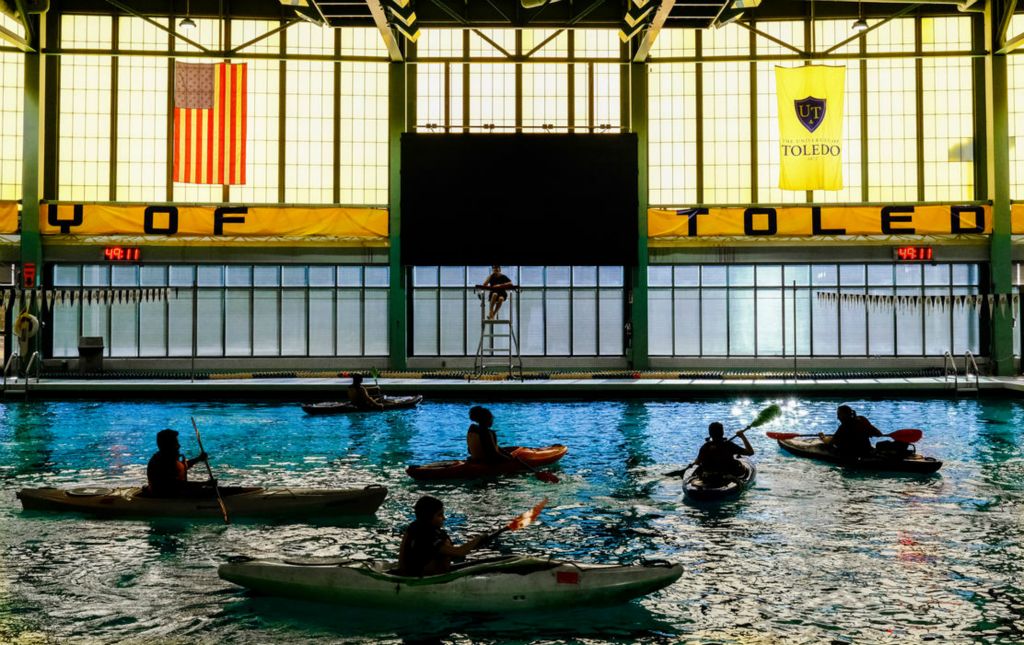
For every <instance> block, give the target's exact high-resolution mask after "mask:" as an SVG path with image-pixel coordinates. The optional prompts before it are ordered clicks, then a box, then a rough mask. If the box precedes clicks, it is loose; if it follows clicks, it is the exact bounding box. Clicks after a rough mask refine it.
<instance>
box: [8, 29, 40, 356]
mask: <svg viewBox="0 0 1024 645" xmlns="http://www.w3.org/2000/svg"><path fill="white" fill-rule="evenodd" d="M31 20H32V21H33V23H34V24H33V27H34V29H33V32H34V36H35V37H34V38H33V42H32V43H31V44H32V46H33V49H34V51H32V52H29V53H26V54H24V57H25V76H24V81H25V97H24V103H23V106H24V110H23V119H22V127H23V134H24V138H23V140H22V149H21V150H22V163H21V280H20V283H21V285H22V286H24V287H34V286H36V285H39V284H42V277H43V245H42V239H41V238H40V237H39V201H40V199H41V198H42V193H41V191H42V171H43V158H42V151H43V131H44V128H43V117H44V114H43V111H44V105H45V100H44V88H45V85H44V78H43V56H42V54H40V50H42V46H43V42H44V41H43V37H42V34H41V29H42V28H43V23H42V21H40V20H39V19H38V17H37V16H32V18H31ZM14 313H15V315H17V312H14ZM32 313H33V314H35V315H36V316H39V312H38V311H33V312H32ZM38 346H39V336H38V335H36V337H35V338H33V339H32V341H31V343H30V344H29V355H31V352H33V351H35V349H36V348H38ZM22 360H23V363H22V365H23V366H25V362H27V361H28V356H23V357H22Z"/></svg>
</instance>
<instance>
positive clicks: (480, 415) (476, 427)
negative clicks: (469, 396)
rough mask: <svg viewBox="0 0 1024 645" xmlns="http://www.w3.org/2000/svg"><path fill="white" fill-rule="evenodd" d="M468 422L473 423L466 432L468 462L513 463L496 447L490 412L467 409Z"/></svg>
mask: <svg viewBox="0 0 1024 645" xmlns="http://www.w3.org/2000/svg"><path fill="white" fill-rule="evenodd" d="M469 420H470V421H473V424H472V425H470V426H469V430H468V431H467V432H466V447H467V448H468V449H469V461H472V462H476V463H484V464H496V463H501V462H503V461H514V459H513V458H512V457H510V456H509V455H507V454H505V453H504V452H503V451H502V450H501V448H500V447H499V446H498V435H497V434H495V432H494V430H492V429H491V426H492V425H493V424H494V415H493V414H491V411H490V410H488V409H487V408H485V407H481V406H479V405H474V406H473V407H471V408H470V409H469Z"/></svg>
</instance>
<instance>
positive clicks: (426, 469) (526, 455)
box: [405, 443, 569, 479]
mask: <svg viewBox="0 0 1024 645" xmlns="http://www.w3.org/2000/svg"><path fill="white" fill-rule="evenodd" d="M502 451H504V452H505V453H507V454H513V453H514V456H515V457H516V460H513V461H502V462H499V463H497V464H484V463H477V462H471V461H465V460H463V459H458V460H454V461H437V462H434V463H432V464H424V465H422V466H409V467H408V468H406V469H405V472H407V473H409V476H410V477H412V478H413V479H473V478H476V477H489V476H492V475H512V474H515V473H525V472H529V471H530V468H539V467H541V466H547V465H548V464H553V463H555V462H556V461H558V460H559V459H561V458H562V457H563V456H565V453H566V452H568V451H569V449H568V448H566V447H565V446H563V445H562V444H560V443H556V444H554V445H552V446H545V447H543V448H521V447H519V446H508V447H505V448H502Z"/></svg>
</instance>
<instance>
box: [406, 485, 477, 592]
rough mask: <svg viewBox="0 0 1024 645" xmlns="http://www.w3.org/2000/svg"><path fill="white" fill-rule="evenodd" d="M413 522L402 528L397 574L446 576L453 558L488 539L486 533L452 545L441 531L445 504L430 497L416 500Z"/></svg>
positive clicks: (446, 534)
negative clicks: (444, 574) (441, 574)
mask: <svg viewBox="0 0 1024 645" xmlns="http://www.w3.org/2000/svg"><path fill="white" fill-rule="evenodd" d="M413 510H414V511H415V513H416V521H414V522H413V523H412V524H410V525H409V526H408V528H406V529H405V533H404V534H403V535H402V546H401V548H400V549H399V551H398V575H400V576H433V575H437V574H439V573H446V572H447V571H448V570H449V569H450V568H451V564H452V558H461V557H465V556H466V555H467V554H468V553H469V552H470V551H472V550H473V549H475V548H477V547H478V546H480V544H482V543H483V542H485V541H486V539H487V538H488V537H489V536H488V535H487V534H486V533H485V534H483V535H478V536H476V537H474V538H471V539H470V540H469V541H468V542H466V543H465V544H462V545H460V546H455V545H454V544H453V543H452V539H451V538H450V537H448V532H447V531H445V530H444V528H443V527H444V504H443V503H442V502H441V500H439V499H437V498H436V497H431V496H430V495H424V496H423V497H421V498H419V500H418V501H417V502H416V505H415V506H414V507H413Z"/></svg>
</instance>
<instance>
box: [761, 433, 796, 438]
mask: <svg viewBox="0 0 1024 645" xmlns="http://www.w3.org/2000/svg"><path fill="white" fill-rule="evenodd" d="M765 436H767V437H768V438H769V439H792V438H793V437H799V436H800V434H799V433H796V432H766V433H765Z"/></svg>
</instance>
